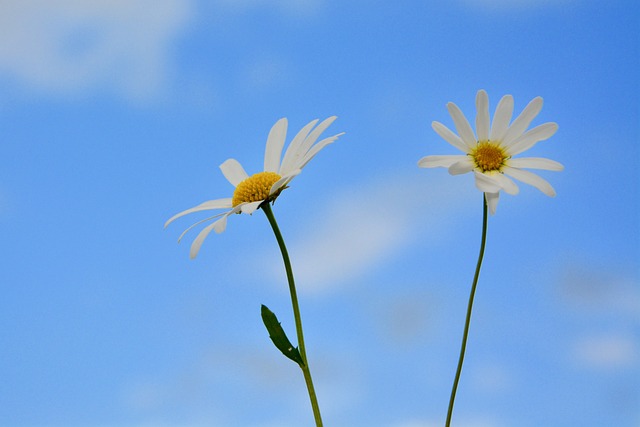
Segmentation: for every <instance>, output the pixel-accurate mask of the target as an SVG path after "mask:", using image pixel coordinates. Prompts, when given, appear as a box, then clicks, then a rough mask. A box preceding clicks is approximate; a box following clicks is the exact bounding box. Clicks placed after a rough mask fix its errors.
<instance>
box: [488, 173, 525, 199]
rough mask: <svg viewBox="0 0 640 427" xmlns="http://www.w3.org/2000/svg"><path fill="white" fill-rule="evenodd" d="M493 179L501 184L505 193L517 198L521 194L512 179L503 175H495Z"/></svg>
mask: <svg viewBox="0 0 640 427" xmlns="http://www.w3.org/2000/svg"><path fill="white" fill-rule="evenodd" d="M492 178H493V179H495V180H496V181H498V182H499V183H500V186H501V187H502V189H503V190H504V191H505V193H507V194H511V195H512V196H515V195H516V194H518V193H519V192H520V189H519V188H518V186H517V185H516V183H515V182H513V180H512V179H509V178H508V177H506V176H504V175H503V174H501V173H497V174H495V175H493V177H492Z"/></svg>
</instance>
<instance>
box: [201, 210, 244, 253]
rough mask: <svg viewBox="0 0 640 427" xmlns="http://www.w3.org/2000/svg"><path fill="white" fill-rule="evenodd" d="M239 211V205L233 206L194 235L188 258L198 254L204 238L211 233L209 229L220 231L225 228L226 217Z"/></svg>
mask: <svg viewBox="0 0 640 427" xmlns="http://www.w3.org/2000/svg"><path fill="white" fill-rule="evenodd" d="M239 211H240V205H238V206H236V207H234V208H233V209H231V210H230V211H229V212H225V213H224V214H223V215H222V217H221V218H220V219H219V220H217V221H216V222H214V223H213V224H211V225H208V226H206V227H205V228H204V229H203V230H202V231H201V232H200V233H199V234H198V235H197V236H196V238H195V240H194V241H193V243H192V244H191V250H190V251H189V258H191V259H194V258H195V257H196V256H197V255H198V252H200V247H201V246H202V244H203V243H204V239H206V238H207V236H208V235H209V233H211V231H215V232H216V233H218V234H220V233H222V232H223V231H224V230H225V229H226V228H227V218H229V215H231V214H234V213H238V212H239Z"/></svg>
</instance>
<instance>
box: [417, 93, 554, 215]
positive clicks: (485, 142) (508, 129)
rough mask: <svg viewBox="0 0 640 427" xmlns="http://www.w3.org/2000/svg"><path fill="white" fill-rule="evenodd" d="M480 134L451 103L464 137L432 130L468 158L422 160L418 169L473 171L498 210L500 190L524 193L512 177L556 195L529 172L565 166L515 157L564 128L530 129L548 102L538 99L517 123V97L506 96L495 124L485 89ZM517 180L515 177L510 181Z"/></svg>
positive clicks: (478, 124) (479, 101) (479, 104)
mask: <svg viewBox="0 0 640 427" xmlns="http://www.w3.org/2000/svg"><path fill="white" fill-rule="evenodd" d="M476 108H477V110H478V111H477V116H476V134H475V135H474V133H473V130H472V129H471V125H470V124H469V122H468V121H467V119H466V118H465V116H464V114H463V113H462V111H460V109H459V108H458V106H457V105H456V104H454V103H453V102H449V103H448V104H447V109H448V110H449V114H451V117H452V118H453V123H454V125H455V127H456V130H457V131H458V135H456V134H455V133H453V132H452V131H451V130H449V129H448V128H447V127H446V126H445V125H443V124H442V123H440V122H433V123H432V124H431V126H432V127H433V130H435V131H436V133H437V134H438V135H440V136H441V137H442V138H444V140H445V141H447V142H448V143H449V144H451V145H453V146H454V147H456V148H457V149H459V150H461V151H462V152H464V153H465V154H463V155H445V156H426V157H423V158H422V159H420V161H419V162H418V166H420V167H423V168H435V167H445V168H448V169H449V173H450V174H451V175H459V174H463V173H467V172H473V173H474V175H475V182H476V187H477V188H478V189H479V190H480V191H482V192H484V194H485V197H486V200H487V204H488V206H489V210H490V212H491V213H492V214H494V213H495V212H496V207H497V205H498V198H499V196H500V190H504V191H505V192H506V193H507V194H513V195H515V194H518V191H519V189H518V186H517V185H516V183H515V182H513V180H512V179H511V178H515V179H517V180H519V181H522V182H524V183H526V184H529V185H532V186H534V187H536V188H537V189H539V190H540V191H542V192H543V193H544V194H546V195H547V196H551V197H553V196H555V195H556V192H555V190H554V189H553V187H551V184H549V183H548V182H547V181H545V180H544V179H542V178H541V177H539V176H538V175H536V174H534V173H531V172H529V171H526V170H523V169H522V168H526V169H544V170H551V171H561V170H562V169H564V166H562V165H561V164H560V163H558V162H556V161H553V160H549V159H543V158H538V157H521V158H517V159H514V158H513V156H515V155H517V154H520V153H522V152H523V151H526V150H528V149H529V148H531V147H533V146H534V145H535V144H536V143H538V142H539V141H543V140H545V139H548V138H550V137H551V136H552V135H553V134H554V133H556V131H557V130H558V125H557V124H556V123H551V122H548V123H544V124H542V125H539V126H536V127H534V128H533V129H529V130H527V127H529V124H530V123H531V121H532V120H533V119H534V118H535V117H536V116H537V115H538V113H539V112H540V110H541V109H542V98H541V97H537V98H534V99H533V100H532V101H531V102H530V103H529V104H528V105H527V106H526V107H525V109H524V110H523V111H522V113H521V114H520V115H519V116H518V117H517V118H516V119H515V120H514V121H513V122H511V124H509V122H510V121H511V116H512V114H513V97H512V96H511V95H505V96H503V97H502V99H501V100H500V102H499V103H498V106H497V107H496V112H495V114H494V116H493V123H491V125H490V123H489V97H488V96H487V92H485V91H484V90H479V91H478V94H477V96H476ZM509 177H511V178H509Z"/></svg>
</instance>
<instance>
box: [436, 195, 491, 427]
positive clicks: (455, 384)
mask: <svg viewBox="0 0 640 427" xmlns="http://www.w3.org/2000/svg"><path fill="white" fill-rule="evenodd" d="M482 200H483V216H482V241H481V243H480V255H479V256H478V264H477V265H476V274H475V275H474V277H473V284H472V285H471V294H470V295H469V304H468V306H467V319H466V321H465V324H464V333H463V335H462V346H461V348H460V358H459V359H458V369H457V370H456V377H455V379H454V380H453V388H452V390H451V398H450V399H449V409H448V410H447V422H446V424H445V426H446V427H450V426H451V415H452V414H453V402H454V401H455V400H456V391H457V390H458V382H459V381H460V374H461V373H462V363H463V362H464V353H465V350H466V348H467V338H468V336H469V324H470V323H471V310H472V309H473V298H474V296H475V294H476V285H477V284H478V277H479V276H480V267H481V266H482V258H484V247H485V244H486V242H487V199H486V198H485V195H484V193H483V194H482Z"/></svg>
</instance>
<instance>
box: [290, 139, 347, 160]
mask: <svg viewBox="0 0 640 427" xmlns="http://www.w3.org/2000/svg"><path fill="white" fill-rule="evenodd" d="M342 135H344V132H342V133H339V134H337V135H333V136H330V137H329V138H325V139H323V140H322V141H320V142H318V143H317V144H316V145H314V146H313V147H311V149H310V150H309V151H308V152H307V154H305V155H304V157H303V158H302V160H301V161H300V162H299V163H298V164H297V165H296V169H302V168H303V167H305V166H306V165H307V163H309V161H311V159H313V158H314V157H315V156H316V154H318V153H319V152H320V150H322V149H323V148H324V147H326V146H327V145H329V144H331V143H332V142H335V141H336V140H337V139H338V138H339V137H341V136H342Z"/></svg>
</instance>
